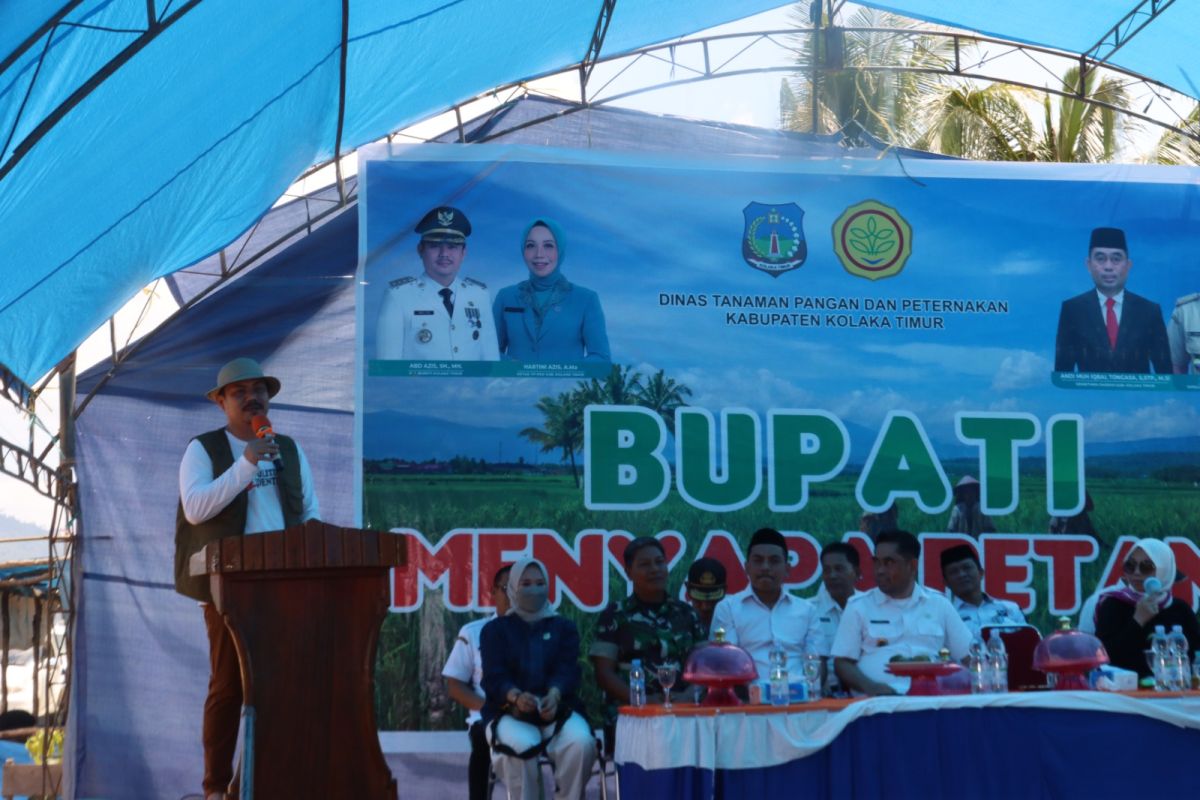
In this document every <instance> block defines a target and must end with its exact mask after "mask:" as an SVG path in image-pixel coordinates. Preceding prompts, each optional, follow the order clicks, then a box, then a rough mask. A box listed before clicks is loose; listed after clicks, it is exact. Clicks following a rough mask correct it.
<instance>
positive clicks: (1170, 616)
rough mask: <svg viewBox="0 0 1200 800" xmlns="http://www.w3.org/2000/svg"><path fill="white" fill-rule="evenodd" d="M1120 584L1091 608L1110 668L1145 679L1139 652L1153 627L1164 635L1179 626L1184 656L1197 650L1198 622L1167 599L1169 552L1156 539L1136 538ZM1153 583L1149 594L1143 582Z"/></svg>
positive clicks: (1172, 559) (1172, 558)
mask: <svg viewBox="0 0 1200 800" xmlns="http://www.w3.org/2000/svg"><path fill="white" fill-rule="evenodd" d="M1122 573H1123V578H1124V584H1123V585H1121V586H1117V587H1114V588H1112V589H1109V590H1108V591H1107V592H1105V593H1103V594H1102V595H1100V601H1099V603H1097V605H1096V636H1097V637H1099V639H1100V641H1101V642H1103V643H1104V649H1105V650H1107V651H1108V658H1109V661H1110V662H1111V663H1112V664H1113V666H1117V667H1121V668H1122V669H1128V670H1134V671H1136V672H1137V674H1138V676H1139V677H1141V678H1145V677H1147V676H1149V675H1150V665H1149V664H1147V663H1146V658H1145V655H1144V651H1145V650H1146V649H1147V648H1148V647H1149V646H1150V635H1151V634H1152V633H1154V627H1155V626H1156V625H1162V626H1163V627H1164V628H1165V629H1166V631H1167V632H1168V633H1170V632H1171V627H1172V626H1173V625H1179V626H1181V627H1182V628H1183V634H1184V635H1185V636H1186V637H1187V640H1188V652H1189V653H1192V652H1195V651H1196V650H1197V649H1200V622H1197V620H1196V615H1195V614H1194V613H1193V612H1192V609H1191V608H1190V607H1189V606H1188V605H1187V604H1186V603H1180V602H1178V601H1176V600H1175V599H1174V598H1173V597H1171V586H1172V584H1174V583H1175V554H1174V553H1172V552H1171V548H1170V546H1169V545H1168V544H1167V543H1166V542H1163V541H1161V540H1159V539H1139V540H1138V541H1137V542H1136V543H1134V545H1133V549H1132V550H1130V551H1129V555H1127V556H1125V562H1124V563H1123V564H1122ZM1150 578H1156V579H1157V580H1158V587H1157V590H1155V591H1151V590H1150V589H1149V588H1148V587H1147V586H1146V582H1147V581H1148V580H1149V579H1150Z"/></svg>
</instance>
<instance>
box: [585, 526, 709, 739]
mask: <svg viewBox="0 0 1200 800" xmlns="http://www.w3.org/2000/svg"><path fill="white" fill-rule="evenodd" d="M624 560H625V574H626V575H628V576H629V580H630V581H631V582H632V583H633V594H632V595H630V596H629V597H627V598H626V599H624V600H619V601H617V602H615V603H612V604H611V605H609V607H608V608H606V609H605V610H604V612H603V613H602V614H601V615H600V621H599V622H598V623H597V625H596V635H595V639H594V640H593V641H592V648H591V651H590V652H589V655H590V656H591V658H592V664H593V665H594V666H595V668H596V682H597V683H599V684H600V688H601V689H602V690H604V693H605V696H606V697H607V700H608V703H607V704H606V706H605V715H604V716H605V724H606V726H608V725H613V724H615V723H616V720H617V706H619V705H624V704H626V703H628V702H629V665H630V663H631V662H632V661H633V659H635V658H640V659H641V660H642V667H643V668H644V669H645V671H646V694H647V696H649V695H655V694H661V693H662V687H661V686H660V685H659V683H658V675H657V674H656V672H657V669H658V665H659V664H662V663H664V662H667V661H675V662H677V663H678V664H679V666H680V669H681V671H682V667H683V662H684V660H685V659H686V658H687V655H688V653H689V652H690V651H691V649H692V647H694V646H695V645H697V644H700V643H701V642H703V641H704V640H705V639H706V638H707V637H706V636H705V635H704V626H703V625H702V624H701V623H700V617H699V616H698V615H697V614H696V610H695V609H694V608H692V607H691V606H689V605H688V604H687V603H684V602H683V601H682V600H678V599H675V598H673V597H668V596H667V576H668V570H667V558H666V553H665V552H664V551H663V548H662V544H660V543H659V541H658V540H657V539H654V538H651V537H649V536H643V537H639V538H637V539H634V540H633V541H632V542H630V543H629V544H628V545H627V546H626V547H625V553H624ZM686 687H687V684H685V683H684V682H683V681H682V680H679V681H678V682H677V683H676V684H675V688H674V690H673V691H675V690H679V689H682V688H686Z"/></svg>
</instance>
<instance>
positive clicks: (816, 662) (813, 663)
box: [804, 653, 821, 703]
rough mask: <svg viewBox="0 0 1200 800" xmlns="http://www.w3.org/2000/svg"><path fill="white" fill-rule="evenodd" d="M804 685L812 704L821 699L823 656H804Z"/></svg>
mask: <svg viewBox="0 0 1200 800" xmlns="http://www.w3.org/2000/svg"><path fill="white" fill-rule="evenodd" d="M804 685H805V689H806V690H807V694H808V701H809V702H810V703H813V702H816V701H817V700H820V699H821V656H820V655H818V654H817V653H805V654H804Z"/></svg>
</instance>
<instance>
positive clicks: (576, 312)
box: [493, 217, 610, 361]
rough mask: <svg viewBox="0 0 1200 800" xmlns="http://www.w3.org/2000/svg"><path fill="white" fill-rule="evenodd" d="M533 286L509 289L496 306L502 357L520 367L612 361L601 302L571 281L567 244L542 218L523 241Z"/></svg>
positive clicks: (528, 283) (498, 296) (554, 225)
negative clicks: (566, 267) (530, 363)
mask: <svg viewBox="0 0 1200 800" xmlns="http://www.w3.org/2000/svg"><path fill="white" fill-rule="evenodd" d="M521 253H522V255H523V256H524V258H525V266H526V267H528V268H529V278H528V280H523V281H521V282H520V283H518V284H515V285H513V286H506V287H504V288H503V289H501V290H500V291H499V292H497V293H496V300H495V303H494V304H493V312H494V318H495V320H496V337H497V339H498V341H499V344H500V353H501V356H502V357H503V358H505V359H511V360H515V361H585V360H586V361H609V360H610V358H609V350H608V332H607V331H606V329H605V326H604V311H603V310H602V309H601V308H600V298H599V297H598V296H597V295H596V293H595V292H593V291H592V290H591V289H585V288H583V287H582V286H578V285H576V284H574V283H571V282H570V281H568V280H567V277H566V276H565V275H563V272H562V263H563V261H564V260H565V258H566V243H565V241H564V240H563V236H562V230H561V229H560V228H559V227H558V223H556V222H554V221H553V220H549V219H546V218H545V217H542V218H541V219H536V220H534V221H533V222H531V223H529V226H528V227H527V228H525V232H524V234H522V236H521Z"/></svg>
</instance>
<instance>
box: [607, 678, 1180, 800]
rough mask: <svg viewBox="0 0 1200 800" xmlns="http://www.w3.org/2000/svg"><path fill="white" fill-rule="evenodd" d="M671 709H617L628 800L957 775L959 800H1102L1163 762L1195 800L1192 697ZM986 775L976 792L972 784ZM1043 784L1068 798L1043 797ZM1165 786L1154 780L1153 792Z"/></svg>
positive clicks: (921, 783)
mask: <svg viewBox="0 0 1200 800" xmlns="http://www.w3.org/2000/svg"><path fill="white" fill-rule="evenodd" d="M677 709H678V710H677V712H676V713H664V712H663V710H662V708H661V707H648V708H642V709H628V708H627V709H623V710H622V714H621V717H620V720H619V722H618V725H617V744H616V752H615V760H616V762H617V766H618V770H619V772H620V775H621V786H622V795H623V796H624V797H635V798H640V797H695V798H712V797H731V798H733V797H742V796H755V795H753V794H744V793H745V792H757V791H768V792H769V791H774V790H776V789H784V790H786V789H787V788H788V787H793V788H794V787H795V786H796V785H798V782H800V783H802V784H803V785H804V786H805V791H804V793H803V795H804V796H805V797H821V796H829V797H876V796H882V793H883V791H884V790H885V789H887V795H888V796H889V797H903V796H912V797H922V798H925V799H926V800H927V799H928V798H930V797H938V796H941V795H943V794H946V793H950V791H951V789H952V787H953V786H954V785H956V784H957V785H958V786H959V788H960V792H961V791H962V790H963V787H964V784H963V783H962V781H963V780H967V783H966V784H965V787H966V793H965V794H960V795H959V796H962V797H974V796H995V797H1039V796H1047V797H1050V796H1066V797H1071V796H1075V795H1076V794H1077V792H1076V791H1075V790H1076V789H1078V790H1079V792H1078V793H1079V794H1080V795H1082V794H1084V793H1085V791H1084V790H1085V788H1087V787H1090V789H1089V790H1090V791H1092V792H1093V794H1091V795H1090V796H1092V797H1108V796H1111V795H1113V794H1116V793H1117V789H1122V790H1124V789H1125V788H1136V787H1137V786H1141V792H1143V793H1144V792H1145V791H1146V787H1145V785H1144V780H1145V778H1146V776H1147V775H1154V776H1155V780H1157V778H1158V776H1159V775H1160V774H1163V773H1164V769H1163V766H1164V764H1163V760H1164V759H1169V758H1171V757H1172V755H1171V754H1173V753H1178V754H1179V757H1180V758H1182V759H1183V760H1182V761H1181V762H1177V763H1179V765H1180V767H1179V769H1178V770H1171V769H1170V768H1167V769H1166V770H1165V772H1166V773H1167V774H1168V775H1169V776H1174V777H1178V784H1177V785H1176V786H1175V789H1176V790H1178V791H1190V794H1188V795H1183V796H1200V777H1197V776H1198V775H1200V772H1198V771H1197V770H1195V769H1194V768H1193V767H1192V766H1191V764H1192V760H1193V759H1194V757H1195V756H1194V755H1193V754H1194V753H1197V752H1200V693H1192V692H1188V693H1183V694H1180V695H1170V696H1167V695H1156V694H1154V693H1152V692H1151V693H1141V692H1138V693H1132V694H1128V695H1125V694H1112V693H1107V692H1029V693H1011V694H996V695H956V696H948V697H879V698H871V699H863V700H855V701H821V702H820V703H816V704H811V705H800V706H791V707H789V708H788V709H787V710H786V711H781V710H779V709H775V708H772V707H764V706H746V707H741V708H726V709H705V708H697V707H695V706H677ZM1097 754H1099V755H1100V756H1101V757H1100V758H1097V757H1096V756H1097ZM1139 756H1140V757H1146V758H1150V759H1151V761H1150V762H1148V763H1147V762H1139V761H1138V760H1137V758H1138V757H1139ZM1167 763H1168V764H1169V763H1170V762H1169V761H1168V762H1167ZM997 764H1000V765H1003V766H1004V775H1003V776H1001V777H999V778H998V777H997V776H996V775H995V774H990V773H995V769H994V767H995V765H997ZM1184 764H1186V765H1187V766H1184ZM898 770H899V773H897V771H898ZM897 774H900V775H903V776H904V781H903V782H898V781H897V780H896V779H895V777H896V775H897ZM989 774H990V777H988V778H987V780H985V781H983V782H982V783H980V782H979V781H972V780H971V776H985V775H989ZM1076 776H1078V778H1079V779H1080V780H1079V782H1078V783H1077V784H1076V782H1075V777H1076ZM989 786H990V787H991V788H988V787H989ZM1047 787H1050V788H1052V789H1053V790H1054V791H1057V792H1065V794H1059V795H1055V794H1053V793H1050V794H1047V793H1046V792H1047V791H1048V788H1047ZM1167 788H1170V787H1167ZM1161 789H1162V787H1160V786H1158V785H1157V784H1156V786H1155V794H1156V795H1158V794H1160V790H1161ZM993 790H994V791H993ZM1029 791H1032V792H1033V793H1032V794H1027V793H1025V792H1029ZM1129 796H1139V794H1138V793H1137V792H1135V793H1134V794H1133V795H1126V797H1129ZM1161 796H1171V795H1169V794H1165V793H1164V794H1162V795H1161Z"/></svg>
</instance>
